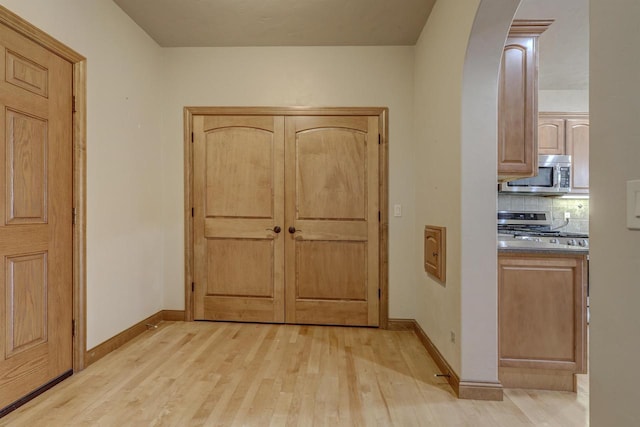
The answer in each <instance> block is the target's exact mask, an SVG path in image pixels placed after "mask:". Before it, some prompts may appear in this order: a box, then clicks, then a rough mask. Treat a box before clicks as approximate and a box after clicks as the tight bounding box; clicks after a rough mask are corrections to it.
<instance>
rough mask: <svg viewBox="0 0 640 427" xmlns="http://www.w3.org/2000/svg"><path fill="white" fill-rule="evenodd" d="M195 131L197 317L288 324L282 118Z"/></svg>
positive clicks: (212, 119)
mask: <svg viewBox="0 0 640 427" xmlns="http://www.w3.org/2000/svg"><path fill="white" fill-rule="evenodd" d="M193 131H194V143H193V144H194V147H193V176H194V180H193V192H194V212H193V214H194V221H193V229H194V239H193V242H194V284H195V285H194V319H195V320H234V321H249V322H283V321H284V233H282V227H283V225H284V117H272V116H244V117H240V116H195V117H194V119H193ZM276 227H279V228H276Z"/></svg>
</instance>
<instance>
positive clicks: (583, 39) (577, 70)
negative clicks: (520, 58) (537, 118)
mask: <svg viewBox="0 0 640 427" xmlns="http://www.w3.org/2000/svg"><path fill="white" fill-rule="evenodd" d="M516 19H555V22H554V23H553V24H551V26H550V27H549V29H548V30H547V31H545V32H544V33H543V34H542V36H540V44H539V47H540V66H539V73H538V77H539V83H538V88H539V89H541V90H587V89H589V0H523V1H522V4H521V5H520V7H519V8H518V12H517V13H516Z"/></svg>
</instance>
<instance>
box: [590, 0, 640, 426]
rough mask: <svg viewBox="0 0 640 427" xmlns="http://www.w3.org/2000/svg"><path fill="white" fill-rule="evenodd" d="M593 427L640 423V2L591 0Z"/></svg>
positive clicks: (591, 326) (591, 388)
mask: <svg viewBox="0 0 640 427" xmlns="http://www.w3.org/2000/svg"><path fill="white" fill-rule="evenodd" d="M590 5H591V51H590V52H591V64H590V84H591V86H590V92H591V114H590V121H591V138H590V150H591V156H590V157H591V164H590V177H591V183H590V203H591V227H590V228H591V239H590V243H591V251H590V257H591V263H590V266H591V325H590V329H591V337H590V338H591V343H590V350H591V358H590V363H591V377H590V380H591V386H590V396H591V426H593V427H600V426H617V427H627V426H629V427H630V426H637V425H640V405H638V402H640V393H639V392H638V384H639V383H640V370H638V355H639V354H640V311H639V310H638V303H639V301H640V262H639V261H640V230H629V229H627V228H626V221H625V216H626V200H625V199H626V181H627V180H637V179H640V127H639V126H638V117H640V80H638V76H639V75H640V56H638V54H637V52H638V44H640V33H638V31H637V28H638V21H639V20H640V2H636V1H628V0H591V3H590Z"/></svg>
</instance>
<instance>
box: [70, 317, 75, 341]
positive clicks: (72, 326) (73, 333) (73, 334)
mask: <svg viewBox="0 0 640 427" xmlns="http://www.w3.org/2000/svg"><path fill="white" fill-rule="evenodd" d="M71 336H72V337H75V336H76V321H75V319H71Z"/></svg>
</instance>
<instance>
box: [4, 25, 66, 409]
mask: <svg viewBox="0 0 640 427" xmlns="http://www.w3.org/2000/svg"><path fill="white" fill-rule="evenodd" d="M0 61H1V62H3V63H4V64H3V66H0V111H2V114H3V117H2V119H0V141H1V143H0V191H2V192H3V193H2V194H1V195H0V281H1V283H2V289H0V319H2V322H1V324H2V334H3V338H2V339H0V408H4V407H6V406H7V405H9V404H11V403H12V402H15V401H16V400H18V399H20V398H22V397H23V396H25V395H27V394H28V393H30V392H31V391H33V390H35V389H37V388H39V387H40V386H42V385H45V384H47V383H48V382H50V381H52V380H54V379H56V378H57V377H59V376H61V375H62V374H64V373H66V372H68V371H70V370H71V369H72V331H71V321H72V314H71V313H72V305H71V304H72V218H71V213H72V184H73V182H72V154H73V145H72V135H71V132H72V129H71V128H72V112H71V110H72V105H71V102H72V66H71V64H70V63H69V62H67V61H65V60H63V59H61V58H59V57H57V56H55V55H54V54H52V53H50V52H49V51H47V50H46V49H44V48H42V47H40V46H38V45H36V44H35V43H32V42H31V41H28V40H27V39H25V38H23V37H21V36H19V35H17V34H16V33H14V32H12V31H10V30H8V29H7V28H6V27H4V26H1V25H0Z"/></svg>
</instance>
